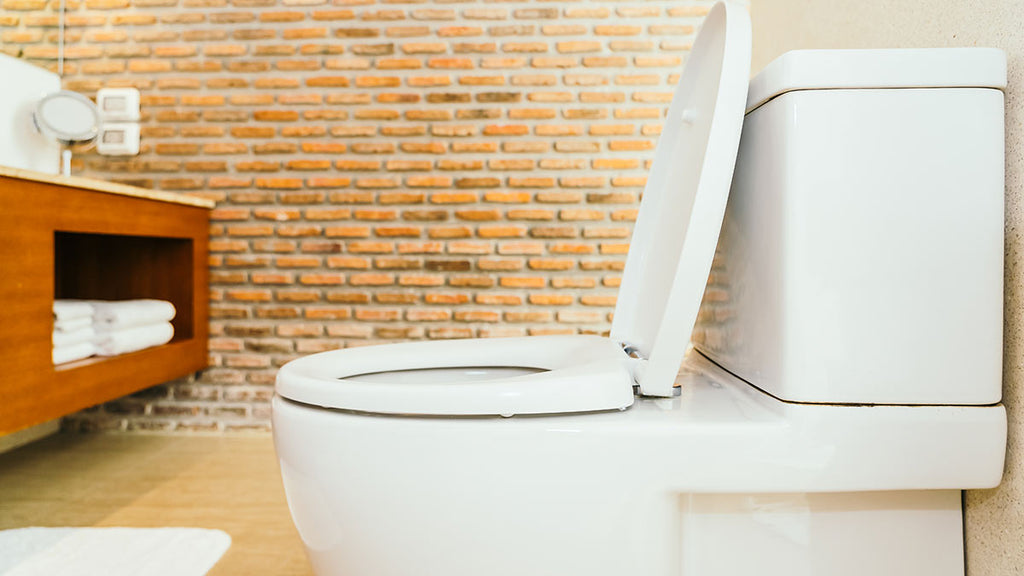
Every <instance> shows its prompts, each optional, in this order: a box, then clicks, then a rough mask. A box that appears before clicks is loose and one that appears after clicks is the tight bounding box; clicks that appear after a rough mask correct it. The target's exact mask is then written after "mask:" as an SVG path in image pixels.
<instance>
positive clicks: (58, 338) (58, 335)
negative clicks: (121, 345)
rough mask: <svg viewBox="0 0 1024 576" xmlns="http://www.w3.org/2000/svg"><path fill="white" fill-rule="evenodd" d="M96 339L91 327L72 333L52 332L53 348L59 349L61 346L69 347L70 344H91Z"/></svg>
mask: <svg viewBox="0 0 1024 576" xmlns="http://www.w3.org/2000/svg"><path fill="white" fill-rule="evenodd" d="M95 338H96V331H95V330H93V329H92V326H86V327H85V328H80V329H78V330H74V331H72V332H64V331H61V330H54V331H53V347H54V348H59V347H61V346H70V345H72V344H79V343H81V342H89V343H90V344H91V343H92V341H93V339H95Z"/></svg>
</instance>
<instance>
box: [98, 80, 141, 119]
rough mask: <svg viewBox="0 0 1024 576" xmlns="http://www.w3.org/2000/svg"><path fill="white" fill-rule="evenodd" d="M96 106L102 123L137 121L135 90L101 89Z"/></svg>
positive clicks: (137, 103) (137, 110) (137, 105)
mask: <svg viewBox="0 0 1024 576" xmlns="http://www.w3.org/2000/svg"><path fill="white" fill-rule="evenodd" d="M96 106H97V107H98V108H99V109H100V114H102V115H103V120H104V122H136V121H138V119H139V91H138V90H136V89H135V88H101V89H100V90H99V91H98V92H96Z"/></svg>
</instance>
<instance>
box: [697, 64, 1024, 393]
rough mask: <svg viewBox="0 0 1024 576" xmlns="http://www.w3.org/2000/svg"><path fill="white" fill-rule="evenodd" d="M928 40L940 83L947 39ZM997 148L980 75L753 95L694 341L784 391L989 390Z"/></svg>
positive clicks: (996, 298)
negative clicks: (956, 81)
mask: <svg viewBox="0 0 1024 576" xmlns="http://www.w3.org/2000/svg"><path fill="white" fill-rule="evenodd" d="M918 52H920V51H918ZM924 52H927V51H924ZM936 52H937V53H938V56H940V57H942V56H946V55H953V56H956V58H954V59H953V60H952V61H951V71H947V74H946V76H944V78H946V79H947V80H951V82H952V79H951V78H950V76H949V75H950V74H952V73H953V72H952V71H955V70H956V67H955V66H953V64H955V63H956V62H957V61H959V59H963V57H962V56H961V55H962V54H964V53H965V50H953V51H946V50H937V51H936ZM966 52H967V53H972V52H971V51H970V50H966ZM887 54H888V52H887V51H871V54H870V55H869V56H870V57H871V58H873V59H874V60H875V61H877V62H879V63H881V64H880V65H879V68H880V69H882V70H885V69H886V66H884V65H883V64H884V63H885V61H886V56H887ZM893 54H894V56H895V57H896V61H897V62H900V61H901V59H900V57H902V51H895V52H893ZM1002 58H1003V57H1002V54H1001V53H1000V52H999V51H993V50H986V49H980V50H978V52H977V54H976V59H980V60H985V61H988V60H991V62H990V65H989V66H987V67H986V69H999V65H1000V63H1002V62H1003V59H1002ZM794 61H795V62H800V61H801V60H799V59H797V60H794ZM770 68H771V66H769V69H770ZM801 74H803V75H805V76H806V75H807V74H809V73H801ZM801 74H797V73H794V75H795V76H800V75H801ZM988 75H989V76H991V75H992V74H991V73H990V74H988ZM908 76H910V77H911V78H913V74H912V73H911V71H908ZM1004 78H1005V76H1004ZM991 80H992V81H993V82H992V83H993V84H998V83H999V82H998V78H991ZM754 84H758V81H757V80H756V79H755V81H754ZM762 85H763V83H762ZM776 88H778V89H779V90H781V86H780V87H776ZM765 90H767V88H766V89H765ZM771 91H775V90H771ZM1003 156H1004V154H1003V93H1002V92H1001V91H1000V90H997V89H986V88H952V89H950V88H923V89H851V90H844V89H830V90H799V91H791V92H786V93H784V94H782V95H781V96H778V97H776V98H774V99H772V100H769V101H768V102H767V103H766V104H764V105H762V106H761V107H759V108H757V109H756V110H754V111H753V112H751V113H750V114H748V115H747V118H746V121H745V123H744V130H743V137H742V140H741V143H740V153H739V159H738V161H737V168H736V174H735V178H734V182H733V188H732V196H731V198H730V204H729V208H728V209H727V211H726V217H725V223H724V225H723V230H722V238H721V241H720V244H719V255H718V258H717V261H716V266H715V270H714V272H713V274H712V278H711V282H710V285H709V288H708V291H707V294H706V296H705V301H704V305H703V309H702V313H701V320H700V323H699V329H698V330H697V331H696V332H695V334H694V344H695V346H697V347H698V348H699V349H700V350H701V351H702V352H705V353H707V354H708V355H710V356H711V357H712V358H713V359H714V360H715V361H716V362H718V363H720V364H721V365H723V366H725V367H726V368H727V369H729V370H730V371H732V372H733V373H735V374H737V375H739V376H740V377H742V378H743V379H745V380H747V381H748V382H750V383H752V384H754V385H756V386H758V387H760V388H762V389H764V390H766V391H768V392H770V393H771V394H773V395H775V396H777V397H779V398H782V399H785V400H792V401H799V402H841V403H867V404H991V403H995V402H999V400H1000V398H1001V381H1002V377H1001V376H1002V337H1003V317H1002V313H1003V300H1002V295H1003V193H1004V192H1003V164H1004V160H1003Z"/></svg>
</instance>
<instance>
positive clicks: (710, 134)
mask: <svg viewBox="0 0 1024 576" xmlns="http://www.w3.org/2000/svg"><path fill="white" fill-rule="evenodd" d="M750 52H751V33H750V20H749V17H748V16H747V14H746V12H745V11H744V8H742V7H740V6H736V5H732V4H730V3H728V2H721V3H718V4H716V5H715V7H714V8H713V9H712V10H711V11H710V12H709V14H708V16H707V18H706V19H705V21H704V25H703V27H702V28H701V32H700V34H699V35H698V37H697V39H696V40H695V42H694V45H693V49H692V51H691V53H690V56H689V58H688V59H687V64H686V67H685V69H684V70H683V73H682V74H681V76H680V79H679V84H678V86H677V87H676V90H675V94H674V95H673V98H672V102H671V104H670V105H669V109H668V113H667V115H666V117H665V122H664V128H663V130H662V134H661V137H660V139H659V141H658V147H657V149H656V150H655V155H654V163H653V165H652V167H651V173H650V176H649V178H648V181H647V185H646V186H645V188H644V193H643V196H642V200H641V203H640V210H639V213H638V216H637V222H636V226H635V231H634V235H633V238H632V241H631V243H630V249H629V254H628V256H627V259H626V265H625V269H624V273H623V279H622V287H621V289H620V290H619V296H618V299H617V302H616V306H615V314H614V320H613V322H612V328H611V336H610V337H609V338H601V337H596V336H565V337H531V338H502V339H494V340H456V341H451V340H449V341H434V342H415V343H408V344H393V345H388V346H378V347H366V348H359V349H351V350H338V351H333V352H324V353H321V354H315V355H313V356H309V357H306V358H302V359H299V360H296V361H293V362H290V363H288V364H287V365H285V366H284V367H282V368H281V370H280V371H279V372H278V376H277V386H276V389H277V393H278V394H280V395H281V396H283V397H285V398H287V399H289V400H293V401H296V402H301V403H304V404H311V405H315V406H323V407H329V408H337V409H344V410H354V411H365V412H372V413H379V414H407V415H408V414H414V415H437V416H446V415H449V416H450V415H461V416H470V415H478V416H485V415H495V414H498V415H506V416H510V415H515V414H557V413H571V412H592V411H602V410H614V409H625V408H627V407H628V406H630V405H631V404H632V403H633V387H634V385H636V386H637V387H638V388H639V391H640V393H641V394H643V395H645V396H657V397H669V396H672V394H673V382H674V380H675V377H676V373H677V372H678V370H679V366H680V364H681V362H682V360H683V355H684V354H685V353H686V350H687V346H688V343H689V337H690V333H691V332H692V331H693V326H694V323H695V322H696V320H697V312H698V310H699V308H700V303H701V300H702V298H703V295H704V287H705V285H706V283H707V278H708V274H709V273H710V271H711V263H712V259H713V258H714V253H715V247H716V246H717V244H718V235H719V232H720V230H721V226H722V219H723V216H724V214H725V206H726V202H727V200H728V197H729V188H730V184H731V181H732V173H733V167H734V165H735V162H736V154H737V150H738V147H739V138H740V131H741V129H742V126H743V113H744V105H745V103H746V97H747V84H748V73H749V70H750ZM472 366H511V367H532V368H542V369H544V370H545V371H544V372H540V373H534V374H525V375H520V376H511V377H499V378H494V379H487V380H482V381H476V382H466V381H460V380H459V379H458V378H455V379H453V381H442V382H423V381H420V382H408V381H403V378H402V377H401V375H398V374H395V375H394V379H393V380H389V377H388V376H387V375H382V376H379V377H375V378H374V380H376V381H375V382H367V381H360V380H359V379H351V377H353V376H357V375H365V374H367V373H375V374H377V373H382V372H397V371H404V370H424V369H434V368H457V367H472Z"/></svg>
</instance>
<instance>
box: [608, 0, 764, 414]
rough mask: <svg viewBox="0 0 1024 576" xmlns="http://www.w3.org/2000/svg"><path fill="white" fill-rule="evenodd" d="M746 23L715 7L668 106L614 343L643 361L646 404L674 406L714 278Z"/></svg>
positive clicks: (743, 86)
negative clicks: (661, 401)
mask: <svg viewBox="0 0 1024 576" xmlns="http://www.w3.org/2000/svg"><path fill="white" fill-rule="evenodd" d="M750 51H751V38H750V17H749V15H748V14H747V12H746V10H745V9H744V8H743V7H742V6H738V5H735V4H731V3H729V2H719V3H717V4H715V6H714V8H712V9H711V12H710V13H709V14H708V17H707V19H706V20H705V21H704V26H703V27H702V28H701V31H700V34H699V35H698V36H697V40H696V42H694V44H693V50H692V51H691V52H690V57H689V59H688V60H687V63H686V69H685V70H683V75H682V77H681V78H680V79H679V85H678V87H677V88H676V93H675V95H674V96H673V97H672V103H671V104H670V105H669V109H668V116H667V117H666V118H665V122H664V128H663V130H662V133H661V138H660V139H659V140H658V148H657V150H655V152H654V165H653V166H652V168H651V173H650V176H648V179H647V186H646V187H644V196H643V200H642V201H641V203H640V213H639V215H638V217H637V221H636V226H635V227H634V228H633V240H632V244H631V245H630V248H629V256H628V257H627V259H626V268H625V271H624V272H623V276H622V287H621V288H620V289H619V298H618V302H617V304H616V306H615V319H614V320H613V322H612V331H611V338H612V339H613V340H616V341H618V342H621V343H623V344H626V345H628V346H629V347H630V348H632V349H634V350H636V351H637V352H638V353H639V356H640V357H641V358H644V359H646V360H647V361H646V362H645V363H643V364H641V365H640V367H639V370H638V373H637V374H636V375H635V377H636V380H637V383H638V384H639V385H640V391H641V393H643V394H644V395H647V396H670V395H671V394H672V383H673V382H674V381H675V377H676V373H677V372H678V371H679V365H680V363H681V362H682V360H683V355H684V354H685V353H686V347H687V345H688V344H689V340H690V333H691V332H693V325H694V323H696V321H697V312H698V311H699V309H700V303H701V300H702V298H703V296H704V287H705V285H706V284H707V280H708V275H709V274H710V273H711V261H712V260H713V259H714V256H715V248H716V246H717V245H718V235H719V232H720V231H721V229H722V219H723V217H724V216H725V205H726V201H727V200H728V198H729V187H730V185H731V184H732V172H733V168H734V167H735V165H736V153H737V151H738V149H739V142H740V131H741V130H742V129H743V113H744V104H745V102H746V98H747V85H748V77H749V74H750Z"/></svg>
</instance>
